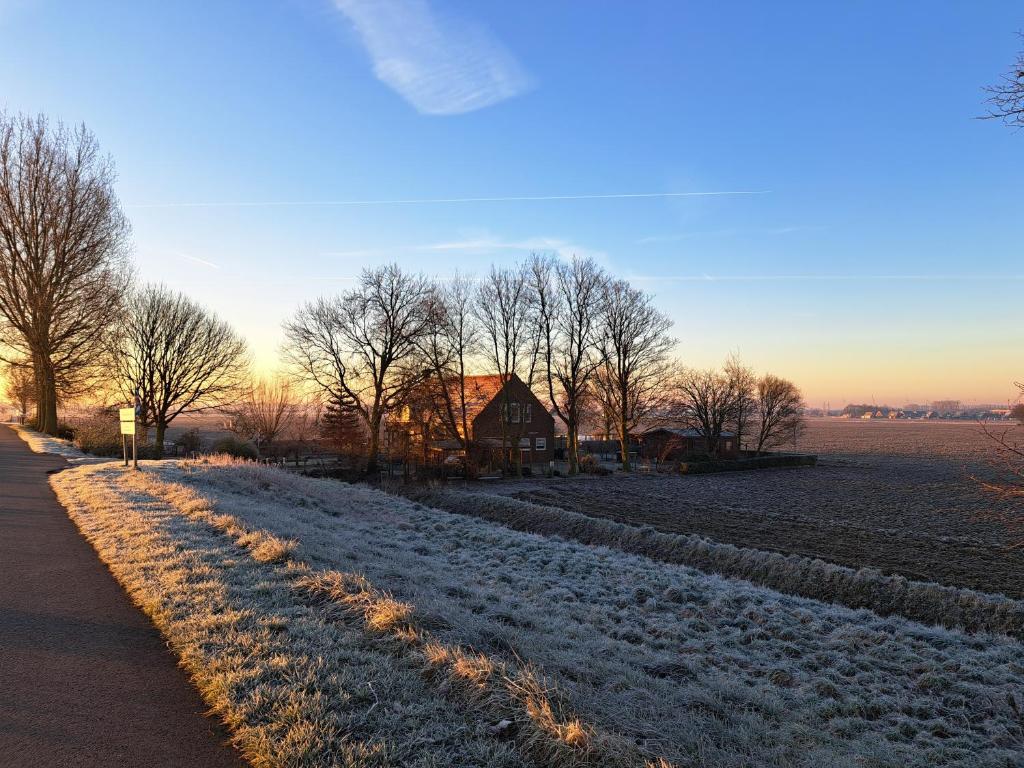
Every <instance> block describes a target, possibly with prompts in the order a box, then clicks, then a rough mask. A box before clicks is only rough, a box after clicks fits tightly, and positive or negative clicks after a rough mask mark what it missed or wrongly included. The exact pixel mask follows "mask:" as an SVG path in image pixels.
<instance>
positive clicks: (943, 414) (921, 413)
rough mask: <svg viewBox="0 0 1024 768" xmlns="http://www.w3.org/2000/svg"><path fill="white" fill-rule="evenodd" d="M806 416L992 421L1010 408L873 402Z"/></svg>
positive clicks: (818, 410)
mask: <svg viewBox="0 0 1024 768" xmlns="http://www.w3.org/2000/svg"><path fill="white" fill-rule="evenodd" d="M804 414H805V415H807V416H831V417H834V418H839V419H864V420H870V419H890V420H897V419H922V420H924V419H942V420H962V421H978V420H987V421H994V420H1000V419H1009V418H1010V407H1009V406H1007V405H992V404H980V405H965V404H963V403H961V402H960V401H959V400H934V401H932V402H931V403H927V404H925V403H908V404H907V405H904V406H902V407H898V406H890V405H876V404H874V403H871V404H868V403H849V404H847V405H846V406H845V407H843V408H840V409H835V408H830V407H828V406H827V405H826V406H825V407H824V408H807V409H806V410H805V411H804Z"/></svg>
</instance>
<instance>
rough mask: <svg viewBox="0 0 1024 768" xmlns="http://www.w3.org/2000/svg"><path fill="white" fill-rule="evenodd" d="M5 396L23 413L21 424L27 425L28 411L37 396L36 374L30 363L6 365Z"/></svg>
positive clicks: (22, 362)
mask: <svg viewBox="0 0 1024 768" xmlns="http://www.w3.org/2000/svg"><path fill="white" fill-rule="evenodd" d="M3 368H4V377H5V379H6V383H5V385H4V396H5V397H6V398H7V399H8V400H9V401H10V402H11V403H13V404H14V405H16V406H17V407H18V410H19V411H20V412H21V423H22V424H24V423H25V418H26V417H27V416H28V409H29V408H31V407H32V403H33V402H35V396H36V381H35V374H33V372H32V363H31V362H29V361H21V362H13V363H6V364H5V365H4V366H3Z"/></svg>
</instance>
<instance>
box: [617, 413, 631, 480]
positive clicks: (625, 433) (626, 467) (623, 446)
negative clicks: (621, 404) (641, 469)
mask: <svg viewBox="0 0 1024 768" xmlns="http://www.w3.org/2000/svg"><path fill="white" fill-rule="evenodd" d="M619 449H620V452H621V454H622V469H623V471H625V472H629V471H630V470H631V469H632V467H631V466H630V464H629V425H628V424H627V422H626V417H625V416H622V418H621V419H619Z"/></svg>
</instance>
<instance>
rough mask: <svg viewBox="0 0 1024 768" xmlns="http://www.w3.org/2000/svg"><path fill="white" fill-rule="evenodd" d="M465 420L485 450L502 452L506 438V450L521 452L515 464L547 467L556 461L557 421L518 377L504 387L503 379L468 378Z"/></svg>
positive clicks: (476, 441)
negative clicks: (549, 463) (552, 461)
mask: <svg viewBox="0 0 1024 768" xmlns="http://www.w3.org/2000/svg"><path fill="white" fill-rule="evenodd" d="M466 416H467V421H469V429H470V433H471V434H470V439H471V440H472V441H473V442H474V443H477V444H478V445H480V446H482V447H485V448H489V449H491V450H492V451H493V450H495V449H496V450H498V451H500V450H501V448H502V438H503V437H504V445H505V447H506V449H507V450H509V452H510V453H511V452H512V451H518V452H519V455H518V457H515V456H514V455H512V456H510V457H509V458H510V459H511V460H513V461H515V459H516V458H518V460H519V462H520V463H521V464H523V465H530V464H544V465H545V466H546V465H547V464H548V462H549V461H551V460H552V459H553V458H554V448H555V446H554V443H555V419H554V417H553V416H552V415H551V414H550V413H548V410H547V409H546V408H545V407H544V404H543V403H542V402H541V401H540V400H539V399H538V398H537V396H536V395H535V394H534V393H533V392H532V391H531V390H530V388H529V387H528V386H526V384H525V383H524V382H523V380H522V379H520V378H519V377H518V376H516V375H515V374H513V375H512V377H511V378H510V379H509V380H508V381H507V382H505V384H504V386H502V383H501V377H500V376H467V377H466Z"/></svg>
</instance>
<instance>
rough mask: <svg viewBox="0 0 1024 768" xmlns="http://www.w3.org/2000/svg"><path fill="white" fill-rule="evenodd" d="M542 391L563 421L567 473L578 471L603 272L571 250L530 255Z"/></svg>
mask: <svg viewBox="0 0 1024 768" xmlns="http://www.w3.org/2000/svg"><path fill="white" fill-rule="evenodd" d="M530 270H531V274H532V278H533V293H534V302H535V304H536V308H537V315H538V319H539V321H540V326H541V329H542V331H543V339H542V344H541V350H542V354H543V356H544V373H545V380H546V384H547V391H548V397H549V398H550V399H551V406H552V408H554V411H555V414H556V415H557V416H558V418H560V419H561V420H562V422H563V423H564V424H565V431H566V449H567V450H566V452H567V454H568V459H569V474H570V475H574V474H576V473H577V472H579V428H580V421H581V419H582V416H583V409H584V403H585V401H586V399H587V397H588V396H589V395H590V393H591V390H592V388H593V378H594V373H595V371H596V370H597V368H598V367H599V366H600V364H601V355H600V354H599V351H598V343H597V342H598V338H599V332H600V322H601V310H602V302H603V291H604V285H605V282H606V281H607V280H608V277H607V276H606V275H605V274H604V272H603V271H602V270H601V268H600V267H598V266H597V264H596V263H595V262H594V261H593V260H592V259H581V258H578V257H576V256H573V258H572V259H571V260H570V261H568V262H564V261H557V260H555V259H554V258H553V257H551V256H534V257H533V258H532V259H531V261H530Z"/></svg>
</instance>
